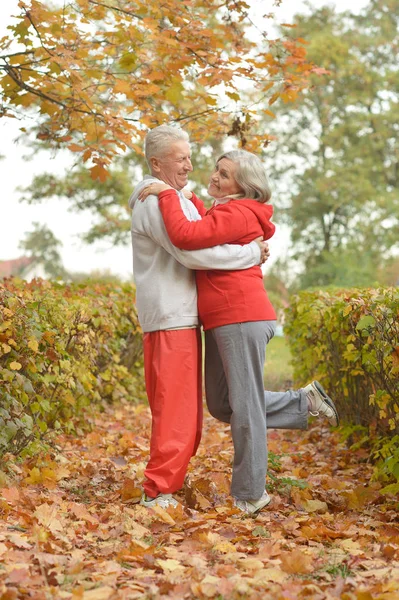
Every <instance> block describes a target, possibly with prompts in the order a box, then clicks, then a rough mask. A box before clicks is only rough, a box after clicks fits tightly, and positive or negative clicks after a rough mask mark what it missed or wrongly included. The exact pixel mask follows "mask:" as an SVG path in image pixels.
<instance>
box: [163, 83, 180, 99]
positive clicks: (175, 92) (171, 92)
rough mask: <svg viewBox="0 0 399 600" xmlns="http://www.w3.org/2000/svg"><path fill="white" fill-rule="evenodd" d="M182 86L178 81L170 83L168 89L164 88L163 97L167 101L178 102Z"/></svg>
mask: <svg viewBox="0 0 399 600" xmlns="http://www.w3.org/2000/svg"><path fill="white" fill-rule="evenodd" d="M182 92H183V86H182V84H181V83H180V82H178V83H175V84H174V85H172V86H171V87H170V88H169V89H168V90H166V93H165V97H166V99H167V100H169V102H172V103H173V104H178V103H179V102H180V101H181V99H182Z"/></svg>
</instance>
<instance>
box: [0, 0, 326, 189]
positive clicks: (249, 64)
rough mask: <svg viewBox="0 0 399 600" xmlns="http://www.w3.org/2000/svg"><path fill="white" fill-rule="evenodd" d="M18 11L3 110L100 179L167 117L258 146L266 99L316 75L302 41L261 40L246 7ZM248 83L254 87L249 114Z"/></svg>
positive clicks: (141, 4) (2, 52)
mask: <svg viewBox="0 0 399 600" xmlns="http://www.w3.org/2000/svg"><path fill="white" fill-rule="evenodd" d="M277 3H280V2H279V0H277ZM19 8H20V13H19V14H18V15H17V18H16V21H15V22H14V24H13V25H11V26H10V27H9V29H10V34H9V36H5V37H4V38H3V39H2V40H0V90H1V97H2V104H1V114H2V116H9V117H15V116H20V115H21V114H23V115H29V116H30V117H32V119H31V120H30V121H29V123H31V122H32V123H33V125H31V124H28V125H26V123H24V129H25V131H26V132H27V133H34V134H35V136H36V139H38V140H41V141H42V142H44V143H45V145H47V146H48V147H53V148H60V147H67V148H69V149H70V150H71V151H72V152H76V153H77V155H78V158H79V161H81V162H82V163H85V164H86V165H87V166H88V167H89V168H90V170H91V175H92V177H93V178H94V179H95V178H99V179H101V180H105V178H106V176H107V169H108V167H109V165H110V163H111V162H112V160H113V158H114V157H115V156H116V155H118V154H120V153H123V152H125V151H126V150H127V149H129V148H130V149H133V150H135V151H137V152H141V146H142V144H141V139H142V137H143V135H144V133H145V131H146V129H147V128H148V127H153V126H156V125H158V124H160V123H162V122H165V121H168V122H176V123H179V124H181V125H183V126H184V127H185V128H186V129H188V130H189V131H190V132H191V134H192V137H193V138H194V139H197V140H205V139H207V138H208V137H209V135H210V133H211V132H212V134H213V135H216V136H218V135H225V134H227V133H229V132H230V133H231V134H234V135H236V136H238V138H240V139H241V141H242V143H243V144H245V143H247V144H248V146H251V147H252V146H256V145H257V144H260V143H262V142H264V141H266V140H267V135H264V136H262V135H257V136H254V137H251V135H252V134H253V131H252V125H253V124H254V120H256V113H257V110H258V108H257V106H258V105H259V102H260V100H261V99H262V98H264V97H265V95H266V96H270V95H272V94H273V96H275V97H278V96H279V95H285V96H287V94H288V95H289V96H290V97H291V98H292V99H293V98H295V97H296V95H297V94H298V92H299V91H300V90H302V89H303V88H304V87H305V86H306V85H307V83H308V77H309V74H310V73H311V72H312V70H313V68H314V67H313V65H311V64H310V63H309V62H308V61H307V60H306V57H305V54H306V51H305V50H304V45H303V41H302V42H301V41H297V40H296V41H290V40H286V39H284V38H282V39H280V40H268V39H267V36H266V33H265V32H262V31H258V32H257V39H256V40H255V38H254V35H253V29H252V31H251V29H250V27H251V22H250V19H249V16H248V11H249V5H248V4H247V3H246V2H245V1H243V0H187V1H184V2H182V1H181V0H165V1H164V2H162V3H159V2H155V1H148V0H147V1H143V0H135V1H134V2H132V1H131V0H108V1H104V2H101V1H98V0H72V1H70V2H65V1H61V0H60V1H59V2H57V3H56V4H55V5H54V4H50V3H47V2H39V1H38V0H21V1H20V2H19ZM276 48H279V49H280V50H279V52H278V53H276V52H275V49H276ZM277 55H278V56H277ZM243 86H246V87H248V86H250V87H251V88H253V89H254V90H256V94H257V100H256V101H255V103H254V101H253V100H252V104H251V106H250V107H249V106H245V105H244V104H242V103H241V102H240V90H241V88H242V87H243Z"/></svg>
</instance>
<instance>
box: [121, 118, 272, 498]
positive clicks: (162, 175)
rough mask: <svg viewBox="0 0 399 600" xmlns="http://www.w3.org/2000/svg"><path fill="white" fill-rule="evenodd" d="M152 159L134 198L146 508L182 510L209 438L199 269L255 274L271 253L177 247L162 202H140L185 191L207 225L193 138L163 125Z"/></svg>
mask: <svg viewBox="0 0 399 600" xmlns="http://www.w3.org/2000/svg"><path fill="white" fill-rule="evenodd" d="M145 156H146V160H147V163H148V166H149V169H150V171H151V175H146V176H145V177H144V180H143V181H142V182H141V183H140V184H139V185H138V186H137V187H136V188H135V190H134V192H133V194H132V196H131V198H130V200H129V206H130V207H131V208H132V209H133V213H132V228H131V231H132V243H133V271H134V278H135V283H136V290H137V297H136V301H137V310H138V316H139V321H140V324H141V327H142V329H143V332H144V369H145V382H146V390H147V395H148V401H149V404H150V408H151V414H152V431H151V442H150V459H149V462H148V464H147V468H146V470H145V482H144V495H143V497H142V499H141V503H142V504H143V505H144V506H153V505H154V504H158V505H160V506H162V507H163V508H166V507H168V506H176V504H177V502H176V500H175V499H174V498H173V496H172V493H173V492H175V491H177V490H179V489H180V488H181V487H182V485H183V481H184V477H185V475H186V471H187V467H188V463H189V461H190V458H191V456H193V455H194V454H195V453H196V450H197V448H198V444H199V442H200V438H201V429H202V361H201V337H200V331H199V323H198V313H197V290H196V285H195V277H194V271H193V270H196V269H203V270H206V269H223V270H232V269H234V270H237V269H239V270H240V269H248V268H249V267H252V266H254V265H256V264H259V263H260V262H262V261H263V259H264V258H265V253H266V248H263V249H262V245H261V243H260V242H259V241H254V242H252V243H251V244H248V245H246V246H240V245H224V246H216V247H214V248H207V249H204V250H196V251H193V252H188V251H183V250H179V249H178V248H176V247H175V246H174V245H173V244H172V242H171V241H170V240H169V237H168V235H167V233H166V230H165V226H164V223H163V220H162V215H161V213H160V211H159V208H158V199H157V198H156V197H155V196H149V198H148V199H147V200H146V202H140V201H139V200H138V196H139V194H140V191H141V190H142V189H143V187H146V186H148V185H149V184H150V183H152V182H159V181H163V182H165V183H167V184H169V185H170V186H172V187H173V188H175V189H176V190H177V191H178V194H179V198H180V203H181V206H182V209H183V211H184V213H185V215H186V216H187V218H188V219H190V220H191V221H196V220H198V219H200V215H199V213H198V211H197V209H196V208H195V206H194V204H193V203H192V202H190V201H189V200H188V199H187V198H186V196H185V195H184V193H183V192H182V191H181V190H182V189H183V188H184V187H185V186H186V184H187V181H188V173H189V172H190V171H192V170H193V167H192V164H191V152H190V145H189V138H188V135H187V133H186V132H184V131H182V130H180V129H178V128H176V127H170V126H167V125H161V126H160V127H156V128H155V129H153V130H151V131H150V132H149V133H148V134H147V136H146V139H145ZM262 253H263V254H262Z"/></svg>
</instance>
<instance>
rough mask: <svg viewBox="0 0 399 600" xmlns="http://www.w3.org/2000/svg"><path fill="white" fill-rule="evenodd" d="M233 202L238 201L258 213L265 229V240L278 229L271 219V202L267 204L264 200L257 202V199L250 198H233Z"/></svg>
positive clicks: (257, 215) (258, 217)
mask: <svg viewBox="0 0 399 600" xmlns="http://www.w3.org/2000/svg"><path fill="white" fill-rule="evenodd" d="M232 202H238V203H239V204H240V205H241V206H245V207H246V208H248V209H249V210H251V211H252V212H253V213H254V214H255V215H256V217H257V219H258V221H259V223H260V224H261V227H262V229H263V233H264V239H265V240H268V239H270V238H271V237H272V235H273V234H274V232H275V230H276V226H275V225H274V223H272V222H271V221H270V219H271V218H272V216H273V206H272V205H271V204H265V203H264V202H257V201H256V200H249V199H246V198H244V199H242V200H232Z"/></svg>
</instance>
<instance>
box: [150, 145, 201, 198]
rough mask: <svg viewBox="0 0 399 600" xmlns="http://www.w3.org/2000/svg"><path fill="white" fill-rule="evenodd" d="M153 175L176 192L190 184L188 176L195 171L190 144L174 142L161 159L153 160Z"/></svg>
mask: <svg viewBox="0 0 399 600" xmlns="http://www.w3.org/2000/svg"><path fill="white" fill-rule="evenodd" d="M151 166H152V174H153V175H155V177H158V179H161V180H162V181H164V182H165V183H167V184H168V185H170V186H172V187H174V188H175V190H181V189H183V188H184V187H185V186H186V185H187V182H188V174H189V173H190V171H192V170H193V165H192V164H191V150H190V145H189V144H188V142H183V141H181V142H174V143H173V144H171V145H170V147H169V150H168V151H167V153H166V154H165V155H164V156H162V157H161V158H155V157H153V158H151Z"/></svg>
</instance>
